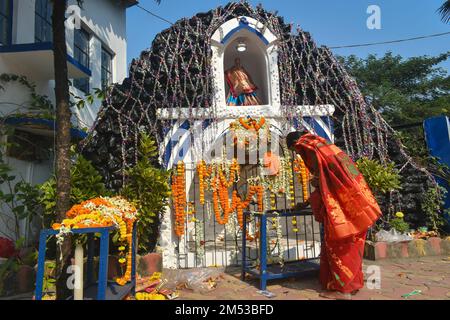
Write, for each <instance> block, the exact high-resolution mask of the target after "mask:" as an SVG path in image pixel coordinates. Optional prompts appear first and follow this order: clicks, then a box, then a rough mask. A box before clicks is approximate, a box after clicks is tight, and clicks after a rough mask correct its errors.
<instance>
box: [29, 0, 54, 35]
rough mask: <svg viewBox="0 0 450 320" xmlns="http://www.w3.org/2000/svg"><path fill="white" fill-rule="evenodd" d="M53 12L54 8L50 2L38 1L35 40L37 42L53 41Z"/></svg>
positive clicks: (46, 0)
mask: <svg viewBox="0 0 450 320" xmlns="http://www.w3.org/2000/svg"><path fill="white" fill-rule="evenodd" d="M52 12H53V6H52V4H51V3H50V0H36V7H35V15H34V16H35V19H34V40H35V41H36V42H51V41H53V32H52Z"/></svg>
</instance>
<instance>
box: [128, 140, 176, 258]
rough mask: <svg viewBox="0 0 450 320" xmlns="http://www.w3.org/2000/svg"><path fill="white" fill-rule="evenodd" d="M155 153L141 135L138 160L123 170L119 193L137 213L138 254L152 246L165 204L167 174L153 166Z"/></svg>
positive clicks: (150, 144) (152, 146)
mask: <svg viewBox="0 0 450 320" xmlns="http://www.w3.org/2000/svg"><path fill="white" fill-rule="evenodd" d="M157 154H158V153H157V146H156V143H155V141H154V140H153V139H152V138H151V137H150V136H148V135H147V134H141V137H140V145H139V156H140V159H139V161H138V162H137V164H136V165H135V166H134V167H132V168H131V169H129V170H128V171H127V173H126V176H127V182H126V184H125V186H124V188H123V189H122V190H121V194H122V196H124V197H125V198H126V199H128V200H129V201H131V202H132V203H133V204H134V205H135V206H136V208H137V209H138V212H139V222H138V227H137V228H138V229H137V233H138V239H139V248H138V249H139V252H141V253H148V252H149V251H151V250H152V249H153V248H154V246H155V244H156V238H157V235H158V234H157V233H158V226H159V215H160V214H161V213H162V212H163V210H164V207H165V206H166V205H167V204H168V196H169V192H170V188H169V184H168V179H169V172H167V171H165V170H162V169H159V168H157V167H156V166H155V165H154V163H155V162H154V159H155V158H156V156H157Z"/></svg>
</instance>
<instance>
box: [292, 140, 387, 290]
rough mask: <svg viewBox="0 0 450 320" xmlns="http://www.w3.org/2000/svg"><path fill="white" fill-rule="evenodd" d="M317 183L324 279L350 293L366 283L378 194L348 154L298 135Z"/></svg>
mask: <svg viewBox="0 0 450 320" xmlns="http://www.w3.org/2000/svg"><path fill="white" fill-rule="evenodd" d="M295 149H296V151H297V153H299V154H300V155H301V157H302V158H303V160H304V161H305V165H306V166H307V167H308V169H309V170H310V172H311V173H312V174H313V175H314V176H316V177H317V178H318V182H319V186H318V188H316V190H314V192H313V193H312V194H311V196H310V199H309V201H310V203H311V208H312V210H313V213H314V216H315V218H316V220H317V221H319V222H321V223H322V224H323V227H324V239H323V241H322V250H321V257H320V280H321V283H322V285H323V287H324V288H325V289H328V290H336V291H340V292H343V293H350V292H352V291H355V290H359V289H361V288H362V287H363V285H364V277H363V272H362V259H363V253H364V243H365V238H366V233H367V230H368V228H369V227H370V226H372V225H373V223H374V222H376V221H377V220H378V218H379V217H380V215H381V210H380V207H379V206H378V204H377V202H376V200H375V197H374V196H373V194H372V192H371V191H370V189H369V187H368V185H367V183H366V181H365V180H364V177H363V176H362V174H361V173H360V172H359V171H358V169H357V167H356V165H355V163H354V162H353V161H352V160H351V159H350V157H349V156H348V155H347V154H346V153H344V152H343V151H342V150H341V149H339V148H338V147H336V146H335V145H333V144H331V143H329V142H328V141H327V140H325V139H324V138H321V137H319V136H316V135H313V134H306V135H303V136H302V137H300V139H299V140H298V141H297V143H296V145H295Z"/></svg>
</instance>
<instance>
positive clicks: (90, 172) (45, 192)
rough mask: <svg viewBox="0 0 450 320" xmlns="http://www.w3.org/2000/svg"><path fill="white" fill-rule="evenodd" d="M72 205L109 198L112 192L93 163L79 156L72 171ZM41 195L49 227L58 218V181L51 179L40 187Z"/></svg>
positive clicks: (40, 199)
mask: <svg viewBox="0 0 450 320" xmlns="http://www.w3.org/2000/svg"><path fill="white" fill-rule="evenodd" d="M70 177H71V191H70V201H71V205H75V204H77V203H80V202H82V201H86V200H89V199H92V198H95V197H100V196H108V195H110V192H109V191H108V190H107V189H106V187H105V184H104V183H103V177H102V176H101V175H100V174H99V173H98V171H97V170H96V169H95V168H94V166H93V165H92V163H91V162H90V161H88V160H86V159H85V158H84V157H83V156H81V155H77V156H76V160H75V161H74V163H73V164H72V166H71V169H70ZM40 190H41V192H42V193H41V195H40V197H39V202H40V203H41V204H42V205H43V206H44V213H45V215H46V222H45V225H46V226H47V227H49V226H50V225H51V224H52V223H53V222H55V221H54V220H55V218H56V212H55V207H56V179H55V177H52V178H50V179H49V180H47V181H46V182H45V183H44V184H42V185H41V186H40Z"/></svg>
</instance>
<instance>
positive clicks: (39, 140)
mask: <svg viewBox="0 0 450 320" xmlns="http://www.w3.org/2000/svg"><path fill="white" fill-rule="evenodd" d="M53 143H54V141H53V138H52V137H47V136H41V135H36V134H33V133H30V132H26V131H22V130H14V133H12V134H11V135H9V136H8V146H7V149H6V155H7V156H8V157H11V158H15V159H19V160H23V161H43V160H49V159H51V155H52V152H53Z"/></svg>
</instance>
